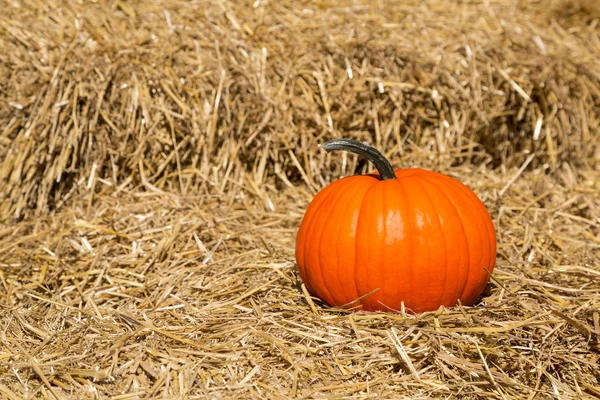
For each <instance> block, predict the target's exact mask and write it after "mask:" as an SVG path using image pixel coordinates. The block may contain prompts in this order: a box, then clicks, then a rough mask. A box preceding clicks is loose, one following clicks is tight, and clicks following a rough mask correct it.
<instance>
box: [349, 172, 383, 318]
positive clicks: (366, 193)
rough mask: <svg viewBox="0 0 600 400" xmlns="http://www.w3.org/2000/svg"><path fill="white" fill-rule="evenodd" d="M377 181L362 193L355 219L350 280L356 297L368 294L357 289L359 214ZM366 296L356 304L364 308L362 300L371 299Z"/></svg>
mask: <svg viewBox="0 0 600 400" xmlns="http://www.w3.org/2000/svg"><path fill="white" fill-rule="evenodd" d="M379 182H380V181H374V182H373V184H371V186H370V187H369V188H368V189H367V190H366V191H365V194H364V196H363V198H362V200H361V202H360V207H359V211H358V221H356V236H355V237H354V279H353V280H352V281H353V282H354V287H355V290H356V293H357V294H358V298H361V297H362V296H365V295H366V294H368V291H367V292H365V293H361V292H360V290H359V289H358V281H359V279H358V276H357V273H358V270H359V263H358V254H359V251H358V245H359V240H358V226H359V224H360V221H361V216H362V215H364V214H365V213H364V212H363V209H364V207H365V199H367V198H368V196H369V192H370V191H371V190H373V188H374V187H376V185H377V183H379ZM367 248H368V246H367ZM367 258H368V257H367ZM373 295H375V293H373ZM371 296H372V295H371ZM368 297H369V296H367V297H362V298H361V299H360V300H359V301H358V303H357V305H360V306H362V308H363V309H364V306H365V304H364V302H365V301H371V300H370V299H369V298H368Z"/></svg>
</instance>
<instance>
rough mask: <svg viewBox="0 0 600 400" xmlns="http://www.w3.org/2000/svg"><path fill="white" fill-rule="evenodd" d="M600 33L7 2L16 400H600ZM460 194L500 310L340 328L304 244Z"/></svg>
mask: <svg viewBox="0 0 600 400" xmlns="http://www.w3.org/2000/svg"><path fill="white" fill-rule="evenodd" d="M599 23H600V6H597V5H596V3H593V2H586V1H583V0H580V1H559V0H549V1H545V2H536V1H527V2H525V1H504V0H489V1H452V2H446V1H440V0H429V1H425V2H423V1H416V0H414V1H413V0H410V1H402V2H401V1H390V2H383V1H377V0H375V1H368V2H367V1H341V2H309V1H300V2H290V1H280V2H270V1H265V0H257V1H256V2H254V3H252V2H230V1H219V2H203V1H183V0H169V1H167V0H159V1H152V2H144V1H139V0H134V1H120V0H118V1H114V2H111V3H108V2H104V1H95V2H87V3H83V2H82V3H79V2H61V1H57V0H50V1H46V2H39V1H33V0H24V1H21V2H10V3H9V2H6V3H5V4H3V9H2V15H0V94H1V95H0V104H2V106H0V122H1V124H0V221H1V222H0V397H1V398H7V399H20V398H61V399H62V398H77V399H87V398H90V399H134V398H163V397H164V398H211V399H212V398H215V399H221V398H223V399H229V398H232V399H234V398H235V399H240V398H278V399H279V398H374V397H379V398H410V399H420V398H455V397H459V398H465V399H480V398H498V399H534V398H565V399H571V398H582V399H584V398H599V397H600V389H599V388H600V375H599V373H598V371H599V370H600V368H599V366H600V172H599V170H600V168H599V160H600V134H599V131H598V124H599V121H600V111H599V110H600V108H599V105H600V104H599V103H600V61H599V60H600V27H599V26H598V24H599ZM340 136H344V137H351V138H355V139H360V140H363V141H365V142H368V143H371V144H373V145H375V146H377V147H378V148H380V149H381V150H382V151H383V152H385V154H386V155H387V156H389V157H390V159H391V160H392V163H393V165H394V166H395V167H409V166H420V167H422V168H428V169H435V170H438V171H440V172H443V173H446V174H449V175H451V176H454V177H456V178H458V179H460V180H461V181H462V182H464V183H465V184H467V185H468V186H470V187H471V188H472V189H473V190H474V191H475V192H476V193H477V195H478V196H480V198H481V199H482V200H483V201H484V202H485V204H486V206H487V207H488V209H489V210H490V213H491V215H492V217H493V219H494V223H495V225H496V229H497V233H498V259H497V267H496V269H495V270H494V273H493V275H492V279H491V281H490V284H489V286H488V288H487V289H486V291H485V293H484V294H483V295H482V297H481V298H480V299H479V300H478V301H477V303H476V304H474V305H473V306H470V307H465V306H457V307H453V308H450V309H444V308H442V309H440V310H437V311H435V312H428V313H422V314H418V315H411V314H403V313H396V314H392V313H366V312H349V311H348V310H341V309H332V308H330V307H327V306H326V305H324V304H323V303H322V302H320V301H319V300H318V299H316V298H313V297H311V296H310V294H309V293H308V292H307V291H306V289H305V288H303V286H302V282H301V280H300V278H299V276H298V274H297V270H296V265H295V261H294V257H293V256H294V245H295V234H296V231H297V228H298V225H299V223H300V219H301V218H302V215H303V213H304V211H305V209H306V207H307V205H308V203H309V201H310V200H311V199H312V197H313V195H314V194H315V193H316V191H318V190H319V189H320V188H322V187H323V186H324V185H326V184H327V183H329V182H331V181H332V180H335V179H338V178H339V177H341V176H347V175H350V174H354V173H362V172H365V171H367V170H370V169H371V166H369V165H368V164H366V163H365V162H364V161H363V160H360V159H357V158H356V157H353V156H350V155H347V154H334V155H326V154H324V152H323V151H321V150H320V149H319V148H318V144H319V143H322V142H323V141H325V140H327V139H329V138H333V137H340Z"/></svg>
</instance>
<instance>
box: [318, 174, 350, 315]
mask: <svg viewBox="0 0 600 400" xmlns="http://www.w3.org/2000/svg"><path fill="white" fill-rule="evenodd" d="M340 182H343V181H340ZM351 183H352V180H351V179H347V180H346V181H345V185H343V186H342V185H340V187H339V188H338V189H337V192H335V193H334V194H335V195H336V196H335V197H334V198H333V201H331V204H330V206H329V209H328V210H325V211H324V212H323V214H322V215H321V218H320V220H323V222H324V223H323V224H322V225H321V226H320V229H319V231H318V239H317V241H316V243H318V246H317V249H316V251H317V260H318V263H317V266H318V268H317V269H318V270H319V275H320V276H321V280H322V281H323V285H322V287H323V289H325V291H326V292H327V294H328V295H329V297H330V298H331V302H330V304H331V305H333V304H335V303H337V302H336V299H335V296H334V292H335V291H332V290H331V288H330V286H329V285H328V284H327V282H328V279H325V275H324V274H323V270H324V269H323V266H322V262H321V259H322V257H321V254H322V252H324V251H327V249H323V248H324V246H323V242H322V241H321V237H322V236H323V231H324V230H326V229H327V226H328V220H329V217H330V216H331V213H332V212H333V211H335V209H336V207H337V204H336V203H337V202H338V201H339V199H340V198H341V197H342V196H343V195H344V194H345V193H346V189H347V187H348V186H349V185H350V184H351ZM317 226H318V225H317Z"/></svg>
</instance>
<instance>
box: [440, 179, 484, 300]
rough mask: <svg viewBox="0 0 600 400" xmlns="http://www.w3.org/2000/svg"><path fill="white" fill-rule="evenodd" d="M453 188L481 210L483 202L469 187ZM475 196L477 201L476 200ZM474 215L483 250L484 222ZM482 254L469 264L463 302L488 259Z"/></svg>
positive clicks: (473, 206) (475, 213) (475, 226)
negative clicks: (482, 226)
mask: <svg viewBox="0 0 600 400" xmlns="http://www.w3.org/2000/svg"><path fill="white" fill-rule="evenodd" d="M450 179H452V178H450ZM441 182H443V184H445V185H450V182H449V181H447V180H446V181H444V180H441ZM456 182H458V183H460V182H459V181H456ZM452 183H454V182H452ZM452 187H453V189H454V193H456V195H457V196H458V197H459V198H460V200H461V201H462V202H464V203H465V204H467V205H470V207H472V208H474V209H479V208H480V207H481V205H480V204H479V203H478V202H481V200H479V198H478V197H477V195H475V193H474V192H472V191H470V189H469V188H468V187H466V186H464V187H463V185H462V184H460V185H456V184H454V185H452ZM465 188H466V189H469V191H467V190H465ZM473 196H475V198H476V199H474V198H473ZM475 200H478V202H476V201H475ZM482 204H483V203H482ZM484 207H485V206H484ZM473 215H474V216H475V218H474V223H473V225H474V230H475V231H476V232H477V236H479V240H480V246H481V247H482V248H483V247H484V242H485V241H486V239H484V238H483V234H482V232H481V228H480V226H479V225H481V224H482V220H481V218H480V214H479V213H478V212H474V213H473ZM490 250H491V248H490ZM480 253H481V254H480V256H479V260H475V261H474V262H473V263H469V275H468V279H467V282H466V284H465V288H464V289H463V293H462V295H461V301H462V298H463V297H464V295H465V293H464V290H466V289H467V288H468V287H469V285H470V284H471V282H472V281H473V280H474V279H476V278H477V275H478V274H479V271H478V269H479V268H483V264H482V262H483V261H484V260H485V259H486V256H485V254H484V253H485V251H484V250H482V251H481V252H480ZM488 262H489V257H488ZM473 264H474V265H473Z"/></svg>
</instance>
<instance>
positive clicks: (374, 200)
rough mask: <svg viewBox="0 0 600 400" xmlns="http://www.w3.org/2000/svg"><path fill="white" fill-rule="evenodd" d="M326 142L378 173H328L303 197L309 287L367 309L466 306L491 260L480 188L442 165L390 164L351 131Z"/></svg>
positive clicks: (299, 252) (302, 267) (304, 273)
mask: <svg viewBox="0 0 600 400" xmlns="http://www.w3.org/2000/svg"><path fill="white" fill-rule="evenodd" d="M322 148H323V149H324V150H326V151H327V152H331V151H333V150H344V151H349V152H353V153H356V154H359V155H361V156H363V157H366V158H367V159H368V160H369V161H371V162H372V163H373V164H374V165H375V167H376V168H377V172H373V173H370V174H367V175H356V176H349V177H345V178H343V179H339V180H337V181H334V182H333V183H331V184H329V185H328V186H326V187H325V188H324V189H322V190H321V191H320V192H319V193H317V195H316V196H315V197H314V199H313V200H312V201H311V203H310V204H309V206H308V209H307V210H306V213H305V215H304V217H303V218H302V222H301V224H300V228H299V230H298V234H297V238H296V252H295V256H296V262H297V265H298V270H299V273H300V278H301V279H302V281H303V282H304V285H305V286H306V288H307V289H308V291H309V292H310V293H311V294H312V295H314V296H315V297H318V298H319V299H321V300H323V301H324V302H325V303H327V304H329V305H331V306H339V307H349V308H352V309H353V310H364V311H399V310H406V311H408V312H413V313H419V312H424V311H432V310H437V309H438V308H439V307H440V306H445V307H452V306H455V305H457V304H458V302H459V301H460V303H461V304H463V305H471V304H472V303H473V302H474V301H475V300H476V299H477V298H478V297H479V295H480V294H481V293H482V292H483V290H484V288H485V286H486V285H487V283H488V280H489V278H490V274H491V273H492V271H493V268H494V265H495V261H496V233H495V231H494V225H493V222H492V219H491V217H490V214H489V213H488V211H487V209H486V207H485V205H484V204H483V203H482V201H481V200H480V199H479V198H478V197H477V195H476V194H475V193H473V192H472V191H471V190H470V189H469V188H468V187H467V186H465V185H464V184H462V183H461V182H459V181H458V180H456V179H454V178H451V177H449V176H446V175H443V174H441V173H438V172H434V171H429V170H424V169H420V168H408V169H397V170H394V169H393V168H392V166H391V164H390V162H389V161H388V160H387V159H386V158H385V157H384V156H383V155H382V154H381V153H380V152H379V151H377V150H376V149H374V148H372V147H369V146H367V145H366V144H364V143H361V142H359V141H356V140H351V139H334V140H330V141H328V142H326V143H325V144H323V145H322Z"/></svg>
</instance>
